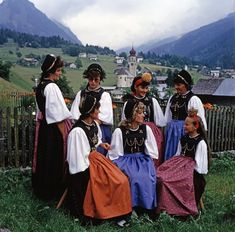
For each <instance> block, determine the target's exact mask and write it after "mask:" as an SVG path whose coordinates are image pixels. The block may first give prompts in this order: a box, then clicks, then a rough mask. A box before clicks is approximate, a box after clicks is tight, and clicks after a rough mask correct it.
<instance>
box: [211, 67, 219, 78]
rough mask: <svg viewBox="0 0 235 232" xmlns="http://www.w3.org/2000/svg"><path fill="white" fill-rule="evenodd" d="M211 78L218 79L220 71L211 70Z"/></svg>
mask: <svg viewBox="0 0 235 232" xmlns="http://www.w3.org/2000/svg"><path fill="white" fill-rule="evenodd" d="M211 76H212V77H219V76H220V70H217V69H216V70H211Z"/></svg>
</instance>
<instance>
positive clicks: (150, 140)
mask: <svg viewBox="0 0 235 232" xmlns="http://www.w3.org/2000/svg"><path fill="white" fill-rule="evenodd" d="M146 132H147V138H146V140H145V153H146V154H147V155H149V156H150V157H151V158H153V159H158V147H157V143H156V140H155V138H154V135H153V132H152V130H151V128H150V127H149V126H147V125H146ZM123 155H124V149H123V138H122V131H121V129H120V128H116V129H115V131H114V132H113V135H112V141H111V149H110V150H109V151H108V155H107V156H108V157H109V158H110V159H111V160H115V159H118V158H119V156H123Z"/></svg>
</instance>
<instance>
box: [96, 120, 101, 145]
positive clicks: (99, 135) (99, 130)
mask: <svg viewBox="0 0 235 232" xmlns="http://www.w3.org/2000/svg"><path fill="white" fill-rule="evenodd" d="M95 123H96V125H97V127H98V143H97V144H96V145H95V147H98V146H99V145H100V144H101V143H102V131H101V129H100V125H99V124H98V123H97V122H96V121H95Z"/></svg>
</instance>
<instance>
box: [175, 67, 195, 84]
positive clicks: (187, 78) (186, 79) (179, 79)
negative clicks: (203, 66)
mask: <svg viewBox="0 0 235 232" xmlns="http://www.w3.org/2000/svg"><path fill="white" fill-rule="evenodd" d="M174 83H182V84H185V85H186V86H187V87H188V89H191V86H192V85H193V80H192V77H191V75H190V74H189V73H188V72H187V71H186V70H184V69H182V70H181V71H180V72H179V73H178V74H177V75H176V76H175V79H174Z"/></svg>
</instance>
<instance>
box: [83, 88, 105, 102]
mask: <svg viewBox="0 0 235 232" xmlns="http://www.w3.org/2000/svg"><path fill="white" fill-rule="evenodd" d="M103 92H104V89H103V88H102V87H100V88H98V89H97V90H94V91H91V90H89V89H88V88H87V87H86V88H85V89H83V90H82V91H81V97H84V96H85V95H91V96H92V97H95V98H96V100H97V102H99V101H100V99H101V95H102V94H103Z"/></svg>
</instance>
